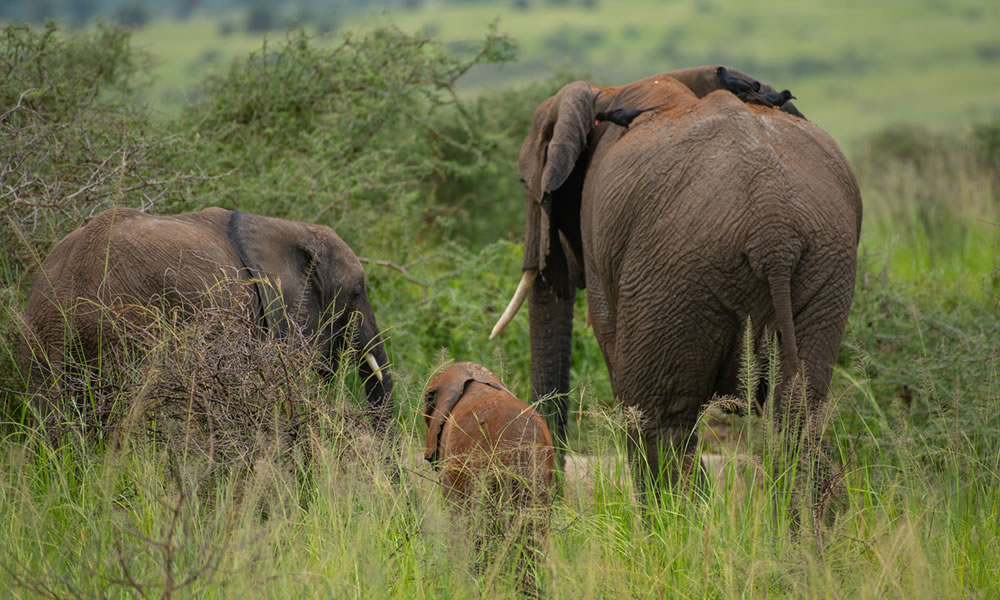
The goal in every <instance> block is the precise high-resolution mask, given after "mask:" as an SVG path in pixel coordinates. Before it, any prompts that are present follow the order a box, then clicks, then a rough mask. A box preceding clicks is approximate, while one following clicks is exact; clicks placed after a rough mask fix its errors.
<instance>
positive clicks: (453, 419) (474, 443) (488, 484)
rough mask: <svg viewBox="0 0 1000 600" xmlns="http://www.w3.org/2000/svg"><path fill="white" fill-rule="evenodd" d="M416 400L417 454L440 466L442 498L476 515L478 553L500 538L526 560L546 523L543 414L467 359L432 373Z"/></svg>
mask: <svg viewBox="0 0 1000 600" xmlns="http://www.w3.org/2000/svg"><path fill="white" fill-rule="evenodd" d="M424 399H425V402H426V405H425V409H426V410H425V413H424V415H425V418H426V420H427V447H426V449H425V452H424V458H426V459H427V460H428V461H430V462H431V464H432V465H434V468H435V469H437V470H439V471H440V472H441V477H440V480H441V484H442V487H443V489H444V495H445V498H447V499H448V500H449V501H452V502H453V503H454V505H455V506H457V507H461V508H463V509H465V511H466V513H467V514H468V515H470V516H472V517H473V519H475V518H476V517H480V518H483V519H484V521H483V522H482V523H478V524H476V526H475V531H476V532H477V533H481V535H480V536H478V539H477V546H479V550H480V551H481V552H482V554H484V555H486V556H489V555H491V551H490V548H491V547H494V548H495V547H498V546H500V547H502V546H505V545H506V544H495V543H494V542H498V541H501V540H505V539H506V540H507V541H514V542H517V543H515V544H513V545H514V546H515V547H517V548H518V552H517V554H519V555H521V556H522V557H523V558H525V559H527V561H529V562H530V561H531V560H532V559H533V557H534V555H535V554H536V553H537V548H538V542H539V541H540V538H541V537H542V536H544V534H545V531H546V529H547V523H548V514H547V507H548V503H549V495H550V492H551V489H552V480H553V472H554V471H553V469H554V466H555V453H554V450H553V448H552V437H551V436H550V435H549V429H548V427H546V425H545V420H544V419H542V417H541V416H540V415H539V414H538V413H537V412H536V411H535V410H534V409H533V408H532V407H530V406H528V405H527V404H525V403H523V402H521V401H520V400H518V399H517V398H516V397H514V394H512V393H511V392H510V390H508V389H507V388H506V387H504V385H503V384H502V383H501V382H500V380H499V379H498V378H497V376H496V375H494V374H493V373H491V372H490V371H489V370H488V369H487V368H486V367H484V366H482V365H479V364H476V363H471V362H462V363H456V364H453V365H450V366H448V367H446V368H445V369H443V370H441V371H440V372H438V373H437V374H436V375H435V376H434V377H433V378H432V379H431V381H430V383H428V385H427V390H426V391H425V393H424ZM510 535H513V536H515V537H514V538H511V537H509V536H510ZM484 543H485V544H486V546H485V547H484V546H483V544H484ZM516 562H519V563H521V561H516ZM521 566H524V565H523V563H522V564H521ZM524 583H526V582H524V581H522V584H524ZM529 587H530V586H529Z"/></svg>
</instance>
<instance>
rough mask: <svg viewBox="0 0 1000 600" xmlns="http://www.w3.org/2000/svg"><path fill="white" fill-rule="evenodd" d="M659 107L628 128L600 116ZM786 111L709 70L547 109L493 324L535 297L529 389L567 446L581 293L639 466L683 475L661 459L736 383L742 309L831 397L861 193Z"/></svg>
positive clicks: (595, 92) (675, 450)
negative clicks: (626, 412)
mask: <svg viewBox="0 0 1000 600" xmlns="http://www.w3.org/2000/svg"><path fill="white" fill-rule="evenodd" d="M732 72H733V73H735V74H736V75H738V76H741V77H744V78H747V79H749V80H751V81H752V80H753V78H752V77H749V76H747V75H746V74H744V73H740V72H738V71H732ZM761 89H762V92H770V91H773V89H774V88H772V87H771V86H768V85H763V86H762V88H761ZM654 106H655V107H658V108H656V109H655V110H651V111H647V112H645V113H643V114H641V115H639V116H638V117H637V118H636V119H635V120H634V121H633V122H632V123H631V124H630V125H629V126H628V127H622V126H619V125H615V124H612V123H610V122H603V123H601V124H598V125H595V115H597V114H598V113H601V112H605V113H606V112H610V111H613V110H616V109H620V108H627V109H641V108H648V107H654ZM790 111H791V112H793V113H794V112H797V111H795V110H794V107H790ZM788 112H789V111H779V110H775V109H774V108H768V107H763V106H758V105H751V104H744V103H743V102H741V101H740V100H739V99H738V98H737V97H736V96H735V95H733V94H732V93H729V92H727V91H724V90H721V89H720V85H719V83H718V78H717V77H716V67H715V66H706V67H697V68H692V69H684V70H681V71H673V72H668V73H664V74H661V75H657V76H654V77H649V78H647V79H643V80H641V81H638V82H635V83H631V84H628V85H624V86H620V87H612V88H600V87H594V86H592V85H590V84H588V83H586V82H583V81H577V82H574V83H571V84H569V85H567V86H565V87H563V88H562V89H561V90H560V91H559V93H557V94H556V95H555V96H553V97H551V98H548V99H547V100H545V101H544V102H543V103H542V104H541V105H539V107H538V108H537V110H536V111H535V115H534V122H533V124H532V127H531V131H530V132H529V133H528V136H527V138H526V139H525V140H524V144H523V145H522V147H521V154H520V159H519V163H520V171H521V180H522V182H523V183H524V185H525V189H526V195H527V214H526V224H525V249H524V261H523V264H522V269H523V276H522V279H521V284H520V285H519V286H518V290H517V292H515V295H514V298H513V299H512V301H511V304H510V306H509V307H508V310H507V311H505V313H504V315H503V316H502V317H501V318H500V321H499V322H498V323H497V326H496V327H495V328H494V331H493V334H491V337H495V336H496V335H497V334H498V333H499V331H500V330H502V329H503V327H504V326H505V325H506V324H507V323H508V322H509V321H510V319H511V318H513V315H514V314H515V313H516V312H517V309H518V307H520V305H521V303H522V302H523V300H524V298H525V297H528V298H529V309H530V327H531V369H532V386H533V393H534V398H535V399H537V398H539V397H542V396H546V395H549V394H554V398H553V402H555V404H556V406H557V409H558V410H557V411H556V427H555V430H556V437H557V441H558V442H560V443H565V440H566V419H567V396H566V394H567V393H568V391H569V372H570V346H571V344H570V339H571V332H572V321H573V305H574V298H575V294H576V289H577V288H584V287H585V288H586V289H587V304H588V311H589V317H590V321H591V322H592V324H593V328H594V333H595V335H596V337H597V341H598V343H599V344H600V347H601V350H602V352H603V354H604V359H605V362H606V364H607V367H608V370H609V372H610V375H611V385H612V388H613V391H614V394H615V396H616V398H617V399H619V400H620V401H622V402H624V404H625V405H627V406H633V407H636V408H638V409H640V410H641V414H642V420H641V424H640V425H639V426H638V430H637V431H633V434H634V435H633V440H635V441H638V442H641V444H636V445H635V447H634V448H633V450H636V449H638V448H642V449H644V450H642V451H641V452H643V453H644V456H643V455H642V454H639V456H637V457H636V458H639V459H640V460H637V461H635V462H637V463H639V464H645V465H648V467H649V471H648V472H645V471H646V470H645V468H641V471H643V472H644V473H642V474H650V475H652V476H653V477H654V478H661V479H662V478H666V477H673V476H674V475H676V465H677V464H678V463H677V462H676V461H672V460H670V461H668V460H663V459H664V458H665V457H667V458H669V457H670V456H676V457H679V456H689V450H690V449H692V448H693V447H694V446H693V442H694V441H695V434H694V432H693V428H694V426H695V423H696V420H697V418H698V415H699V411H700V410H701V409H702V407H703V406H704V405H705V404H706V402H708V401H709V400H710V399H711V398H712V397H713V395H714V394H729V393H735V392H737V391H738V387H739V386H738V381H737V379H738V373H739V368H738V361H739V358H740V354H741V346H742V344H741V342H742V339H743V331H744V329H745V327H746V322H747V318H748V317H749V318H750V320H751V323H752V326H753V337H754V339H755V342H756V343H757V347H758V348H760V347H762V346H763V342H764V341H765V340H766V338H767V336H768V335H769V334H768V333H766V332H776V333H777V335H778V337H779V340H780V344H779V347H780V350H781V357H782V365H781V371H782V374H783V380H784V381H785V382H786V384H785V385H786V387H787V385H788V382H791V381H792V380H793V378H794V377H796V376H798V377H799V380H801V378H802V376H801V375H800V373H801V372H802V370H804V380H805V383H806V386H807V394H808V396H807V398H808V406H810V407H813V408H815V407H817V406H818V405H820V404H821V403H822V402H823V400H824V398H825V396H826V394H827V388H828V385H829V382H830V378H831V372H832V365H833V362H834V360H835V356H836V353H837V349H838V347H839V345H840V341H841V338H842V336H843V333H844V326H845V324H846V322H847V315H848V311H849V309H850V306H851V300H852V296H853V293H854V280H855V271H856V260H857V244H858V238H859V235H860V231H861V213H862V208H861V194H860V191H859V189H858V185H857V182H856V181H855V178H854V175H853V173H852V172H851V169H850V167H849V165H848V163H847V161H846V159H845V158H844V156H843V155H842V154H841V152H840V150H839V149H838V147H837V145H836V143H835V142H834V141H833V140H832V139H831V138H830V137H829V136H828V135H827V134H826V133H824V132H823V131H822V130H821V129H820V128H818V127H816V126H815V125H813V124H812V123H810V122H809V121H807V120H805V119H804V118H800V117H797V116H794V115H793V114H788ZM799 114H801V113H799ZM776 397H781V394H777V395H776ZM778 413H779V414H781V411H780V410H779V411H778ZM643 458H644V459H645V461H643V460H641V459H643ZM668 464H669V465H674V466H668Z"/></svg>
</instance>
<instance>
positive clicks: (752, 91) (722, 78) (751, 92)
mask: <svg viewBox="0 0 1000 600" xmlns="http://www.w3.org/2000/svg"><path fill="white" fill-rule="evenodd" d="M715 74H716V75H717V76H718V78H719V85H721V86H722V88H723V89H725V90H728V91H730V92H732V93H733V94H736V96H737V97H739V98H740V100H743V101H744V102H750V101H751V100H755V101H757V102H759V103H760V104H763V105H764V106H774V104H773V103H772V102H771V101H770V100H768V99H767V98H765V97H764V96H761V95H760V93H759V92H760V82H759V81H753V82H751V81H747V80H746V79H743V78H742V77H737V76H736V75H733V74H732V73H730V72H729V71H728V70H727V69H726V67H722V66H720V67H718V68H716V69H715Z"/></svg>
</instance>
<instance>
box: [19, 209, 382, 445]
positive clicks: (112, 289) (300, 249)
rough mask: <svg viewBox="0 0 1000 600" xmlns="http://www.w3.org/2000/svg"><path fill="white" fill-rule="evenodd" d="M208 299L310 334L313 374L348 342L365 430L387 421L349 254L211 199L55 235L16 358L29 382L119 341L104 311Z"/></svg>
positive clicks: (358, 272)
mask: <svg viewBox="0 0 1000 600" xmlns="http://www.w3.org/2000/svg"><path fill="white" fill-rule="evenodd" d="M211 301H223V302H239V303H244V304H245V305H246V306H248V307H250V308H252V310H253V312H254V313H255V314H256V317H257V319H258V321H259V324H260V325H261V326H262V327H263V328H265V329H268V330H272V331H274V332H275V333H277V334H279V335H284V334H287V333H288V331H289V328H291V327H295V328H297V329H298V330H300V331H301V332H303V333H304V334H306V335H308V336H314V338H315V340H316V343H317V344H318V349H319V350H320V351H321V353H322V355H323V358H324V360H323V365H322V368H321V370H322V371H323V372H334V371H336V369H337V367H338V364H339V361H340V359H341V356H342V355H343V353H344V351H345V350H347V349H348V348H352V349H354V350H356V351H357V352H358V355H359V356H364V357H365V358H364V360H363V361H361V363H360V365H359V373H360V375H361V377H362V378H363V379H364V382H365V391H366V395H367V397H368V401H369V402H370V404H371V406H372V409H373V412H374V413H375V415H376V427H377V428H378V429H380V430H384V429H385V428H386V427H387V426H388V425H389V422H390V419H391V415H392V378H391V376H390V375H389V372H388V370H387V362H388V361H387V358H386V352H385V347H384V345H383V343H382V339H381V337H380V334H379V329H378V325H377V324H376V322H375V316H374V313H373V312H372V307H371V304H370V302H369V299H368V290H367V288H366V285H365V277H364V270H363V268H362V267H361V263H360V262H359V260H358V258H357V256H355V254H354V252H352V251H351V249H350V248H349V247H348V246H347V244H346V243H344V241H343V240H342V239H340V237H339V236H338V235H337V234H336V233H335V232H334V231H333V230H332V229H330V228H329V227H324V226H321V225H314V224H310V223H301V222H295V221H288V220H284V219H277V218H272V217H265V216H260V215H254V214H249V213H245V212H241V211H232V210H226V209H223V208H208V209H205V210H202V211H199V212H194V213H188V214H180V215H174V216H154V215H150V214H146V213H143V212H140V211H137V210H133V209H128V208H118V209H112V210H109V211H107V212H104V213H102V214H100V215H98V216H97V217H95V218H94V219H93V220H91V221H90V222H89V223H88V224H87V225H85V226H83V227H81V228H79V229H77V230H76V231H73V232H72V233H70V234H69V235H68V236H66V237H65V238H64V239H63V240H61V241H60V242H59V243H57V244H56V245H55V247H54V248H53V249H52V251H51V252H50V253H49V254H48V256H47V257H46V258H45V260H44V261H43V262H42V264H41V268H40V270H39V272H38V274H37V275H36V276H35V279H34V283H33V284H32V288H31V293H30V296H29V298H28V306H27V309H26V313H25V320H26V325H27V327H26V332H25V339H24V343H23V344H22V351H21V355H22V363H23V364H24V366H25V368H26V369H28V370H30V381H31V387H32V388H33V389H35V390H38V389H39V387H40V385H41V383H42V382H43V381H45V380H46V379H47V378H49V377H51V378H53V379H55V380H58V379H59V377H60V376H61V374H62V371H63V367H64V365H65V364H66V360H67V359H68V358H70V355H74V356H82V357H83V359H84V360H85V361H90V362H92V363H93V362H96V361H98V360H99V358H100V357H101V356H102V355H103V354H104V353H105V352H106V351H108V350H109V348H112V347H114V346H116V345H118V344H119V342H120V341H121V340H119V339H117V337H116V336H117V335H118V331H119V330H118V329H115V328H113V327H111V326H110V325H109V323H108V315H109V313H108V309H111V310H112V311H118V312H122V311H123V310H124V307H130V306H141V305H143V304H149V303H158V304H160V305H165V306H172V307H182V308H185V309H190V310H197V308H198V307H199V306H204V305H205V303H206V302H211ZM123 316H124V319H125V320H126V322H130V321H128V320H129V319H133V320H134V319H136V318H137V317H135V312H134V311H132V312H129V311H125V312H124V315H123ZM352 321H353V324H351V325H350V326H349V323H351V322H352ZM126 334H127V330H126ZM349 336H350V337H349ZM49 408H58V407H49Z"/></svg>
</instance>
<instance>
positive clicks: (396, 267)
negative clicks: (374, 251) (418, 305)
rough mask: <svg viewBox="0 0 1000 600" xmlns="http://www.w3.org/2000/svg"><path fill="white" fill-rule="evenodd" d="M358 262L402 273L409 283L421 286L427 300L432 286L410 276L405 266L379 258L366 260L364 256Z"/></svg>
mask: <svg viewBox="0 0 1000 600" xmlns="http://www.w3.org/2000/svg"><path fill="white" fill-rule="evenodd" d="M358 260H360V261H361V262H363V263H367V264H371V265H378V266H380V267H386V268H389V269H392V270H394V271H398V272H399V273H401V274H402V275H403V277H405V278H406V280H407V281H409V282H410V283H414V284H416V285H419V286H420V288H421V289H422V290H423V292H424V299H425V300H426V299H427V293H428V290H429V289H430V286H429V285H428V284H427V283H425V282H423V281H421V280H419V279H417V278H415V277H413V276H412V275H410V271H409V269H407V268H406V267H405V266H403V265H397V264H396V263H394V262H392V261H389V260H382V259H379V258H366V257H364V256H359V257H358Z"/></svg>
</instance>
